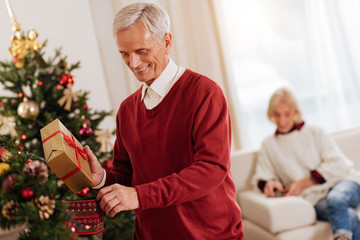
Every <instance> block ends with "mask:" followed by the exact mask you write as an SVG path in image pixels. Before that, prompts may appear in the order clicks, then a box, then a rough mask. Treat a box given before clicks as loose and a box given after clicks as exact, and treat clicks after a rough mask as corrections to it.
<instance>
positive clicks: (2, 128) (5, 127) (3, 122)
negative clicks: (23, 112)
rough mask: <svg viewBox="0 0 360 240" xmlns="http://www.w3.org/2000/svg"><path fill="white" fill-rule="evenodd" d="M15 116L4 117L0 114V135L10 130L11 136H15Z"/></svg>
mask: <svg viewBox="0 0 360 240" xmlns="http://www.w3.org/2000/svg"><path fill="white" fill-rule="evenodd" d="M15 126H16V123H15V117H14V116H11V117H5V116H2V115H0V135H6V134H8V133H9V132H10V135H11V137H12V138H14V137H16V136H17V135H18V134H17V132H16V130H15Z"/></svg>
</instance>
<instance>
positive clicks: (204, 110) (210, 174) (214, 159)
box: [136, 85, 231, 210]
mask: <svg viewBox="0 0 360 240" xmlns="http://www.w3.org/2000/svg"><path fill="white" fill-rule="evenodd" d="M191 127H192V142H193V143H192V145H193V147H192V149H191V150H190V151H192V152H193V154H194V159H193V163H192V164H191V165H189V166H188V167H185V168H183V169H182V170H181V171H180V172H178V173H173V174H171V175H168V176H166V177H164V178H159V179H157V180H155V181H153V182H149V183H145V184H141V185H138V186H136V189H137V192H138V196H139V203H140V209H142V210H144V209H148V208H164V207H168V206H172V205H176V204H181V203H185V202H190V201H194V200H197V199H199V198H202V197H205V196H206V195H208V194H209V193H212V192H214V191H215V190H216V189H217V188H218V187H219V186H220V185H221V184H222V183H224V179H225V176H226V175H227V174H230V173H229V171H230V149H231V126H230V116H229V112H228V108H227V104H226V100H225V98H224V95H223V93H222V91H221V89H220V87H219V86H218V85H216V87H214V88H212V89H211V90H210V92H208V93H207V95H205V96H204V98H203V99H202V101H201V103H200V104H199V106H198V107H196V114H195V117H194V120H193V126H191ZM222 193H223V194H226V190H225V192H222ZM222 197H223V196H218V198H220V199H221V198H222Z"/></svg>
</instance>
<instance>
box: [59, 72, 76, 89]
mask: <svg viewBox="0 0 360 240" xmlns="http://www.w3.org/2000/svg"><path fill="white" fill-rule="evenodd" d="M74 82H75V78H74V77H73V76H72V75H71V74H69V73H64V74H63V75H62V76H61V78H60V81H59V83H60V84H61V85H63V86H64V87H66V86H67V85H68V84H71V85H73V84H74Z"/></svg>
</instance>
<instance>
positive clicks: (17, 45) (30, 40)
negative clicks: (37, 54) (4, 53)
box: [9, 30, 42, 59]
mask: <svg viewBox="0 0 360 240" xmlns="http://www.w3.org/2000/svg"><path fill="white" fill-rule="evenodd" d="M37 36H38V34H37V32H36V31H35V30H31V31H29V32H28V34H27V36H26V38H25V40H23V39H22V37H21V34H20V32H19V31H16V32H15V35H14V36H12V38H11V41H10V44H11V47H10V48H9V51H10V53H11V55H13V56H14V57H15V56H17V57H18V58H19V59H22V58H24V57H25V56H26V54H27V53H28V51H29V50H32V51H37V50H39V49H40V48H41V47H42V46H41V43H40V42H38V41H36V38H37Z"/></svg>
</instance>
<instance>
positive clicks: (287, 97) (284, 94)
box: [267, 87, 302, 124]
mask: <svg viewBox="0 0 360 240" xmlns="http://www.w3.org/2000/svg"><path fill="white" fill-rule="evenodd" d="M279 102H283V103H286V104H288V105H289V107H290V108H291V109H292V110H295V111H296V116H295V119H294V121H295V123H296V124H298V123H300V122H302V115H301V111H300V108H299V104H298V102H297V100H296V98H295V96H294V94H293V93H292V92H291V91H290V90H289V89H288V88H285V87H282V88H279V89H277V90H276V91H275V92H274V93H273V95H272V96H271V98H270V101H269V107H268V110H267V117H268V119H269V120H270V121H271V122H274V111H275V107H276V106H277V104H278V103H279Z"/></svg>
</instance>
